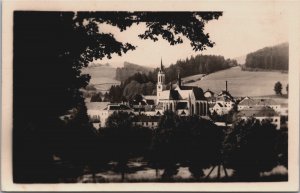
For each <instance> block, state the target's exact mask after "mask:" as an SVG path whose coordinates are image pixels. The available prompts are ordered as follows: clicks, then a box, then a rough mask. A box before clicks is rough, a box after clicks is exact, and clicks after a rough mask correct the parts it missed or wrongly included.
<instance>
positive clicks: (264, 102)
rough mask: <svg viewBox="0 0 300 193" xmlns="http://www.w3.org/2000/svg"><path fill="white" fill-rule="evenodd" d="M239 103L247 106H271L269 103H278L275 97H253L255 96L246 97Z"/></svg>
mask: <svg viewBox="0 0 300 193" xmlns="http://www.w3.org/2000/svg"><path fill="white" fill-rule="evenodd" d="M239 105H245V106H269V105H278V104H277V103H276V102H275V101H274V100H273V99H259V98H256V99H253V98H245V99H243V100H242V101H241V102H240V104H239Z"/></svg>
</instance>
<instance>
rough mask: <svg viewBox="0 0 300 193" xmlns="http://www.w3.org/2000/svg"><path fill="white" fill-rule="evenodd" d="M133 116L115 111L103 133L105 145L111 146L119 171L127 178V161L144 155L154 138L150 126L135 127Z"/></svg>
mask: <svg viewBox="0 0 300 193" xmlns="http://www.w3.org/2000/svg"><path fill="white" fill-rule="evenodd" d="M132 120H133V116H132V115H131V114H129V113H127V112H114V113H113V114H112V115H110V116H109V117H108V119H107V122H106V128H104V130H103V131H102V133H101V135H102V136H103V140H104V141H105V146H106V147H109V154H110V158H111V159H112V160H115V161H117V162H118V165H117V171H120V172H121V174H122V180H124V179H125V173H126V171H127V169H128V168H127V162H128V159H129V158H130V157H133V156H141V155H142V156H144V155H145V153H146V152H147V148H148V147H149V143H150V141H151V138H152V132H151V130H150V129H149V128H144V127H133V125H132Z"/></svg>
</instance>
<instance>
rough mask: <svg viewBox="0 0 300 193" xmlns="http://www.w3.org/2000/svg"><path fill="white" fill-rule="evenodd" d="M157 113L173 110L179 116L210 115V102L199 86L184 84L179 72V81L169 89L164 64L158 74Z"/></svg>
mask: <svg viewBox="0 0 300 193" xmlns="http://www.w3.org/2000/svg"><path fill="white" fill-rule="evenodd" d="M156 93H157V94H156V97H157V100H156V103H157V106H156V108H155V111H156V113H157V115H162V114H163V112H164V111H168V110H169V111H173V112H175V113H176V114H178V115H179V116H191V115H198V116H208V114H209V112H208V104H207V100H206V98H205V97H204V93H203V90H202V89H201V88H199V87H192V86H184V85H182V82H181V77H180V74H179V73H178V77H177V83H176V84H171V85H170V88H169V89H167V86H166V83H165V73H164V70H163V65H162V62H161V66H160V69H159V72H158V74H157V92H156Z"/></svg>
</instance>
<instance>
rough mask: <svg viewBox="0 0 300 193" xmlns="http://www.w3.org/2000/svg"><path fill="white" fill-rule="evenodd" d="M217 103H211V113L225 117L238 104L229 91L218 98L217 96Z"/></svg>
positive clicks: (222, 92)
mask: <svg viewBox="0 0 300 193" xmlns="http://www.w3.org/2000/svg"><path fill="white" fill-rule="evenodd" d="M215 100H216V102H215V103H211V104H212V105H211V106H210V112H211V114H213V113H214V112H216V113H217V114H218V115H225V114H228V113H229V111H231V110H232V109H234V107H235V106H236V102H235V100H234V98H233V97H232V96H231V94H230V93H229V92H228V91H224V90H223V91H221V92H220V93H219V94H218V95H217V96H216V99H215Z"/></svg>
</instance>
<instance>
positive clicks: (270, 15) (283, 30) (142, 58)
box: [96, 9, 288, 67]
mask: <svg viewBox="0 0 300 193" xmlns="http://www.w3.org/2000/svg"><path fill="white" fill-rule="evenodd" d="M287 19H288V18H287V14H286V13H284V12H282V11H280V10H278V9H268V10H259V9H257V10H255V9H254V10H253V9H246V10H234V9H233V10H227V11H224V12H223V16H221V17H220V18H219V19H218V20H213V21H210V22H208V23H207V24H206V27H205V32H207V33H209V35H210V39H211V40H212V41H213V42H215V43H216V44H215V46H214V47H213V48H207V50H205V51H198V52H195V51H193V50H192V48H191V46H190V42H189V40H188V39H186V38H184V39H183V40H184V43H183V44H179V45H175V46H170V45H169V43H168V42H167V41H165V40H163V39H161V38H160V39H159V41H157V42H153V41H152V40H141V39H139V38H138V34H140V33H142V32H143V31H144V30H145V25H144V24H139V25H133V26H132V27H131V28H129V29H127V30H126V31H124V32H120V31H119V30H118V28H116V27H112V26H110V25H106V24H105V25H104V24H101V25H100V26H99V27H100V31H102V32H111V33H113V34H114V36H115V38H116V39H117V40H118V41H122V42H129V43H132V44H133V45H136V46H137V48H136V50H134V51H129V52H127V53H126V54H123V55H122V56H118V55H113V57H112V59H102V60H101V61H99V60H98V61H96V63H107V62H108V63H110V64H112V66H115V67H117V66H122V64H123V62H124V61H127V62H131V63H135V64H139V65H144V66H149V67H158V66H159V64H160V60H161V58H162V60H163V63H164V65H165V66H169V65H170V64H171V63H176V61H177V60H179V59H185V58H187V57H190V56H191V55H197V54H214V55H222V56H224V57H225V58H226V59H227V58H231V59H233V58H236V57H240V56H244V55H246V54H248V53H250V52H253V51H256V50H258V49H261V48H264V47H266V46H273V45H276V44H280V43H283V42H288V22H287V21H288V20H287Z"/></svg>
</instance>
